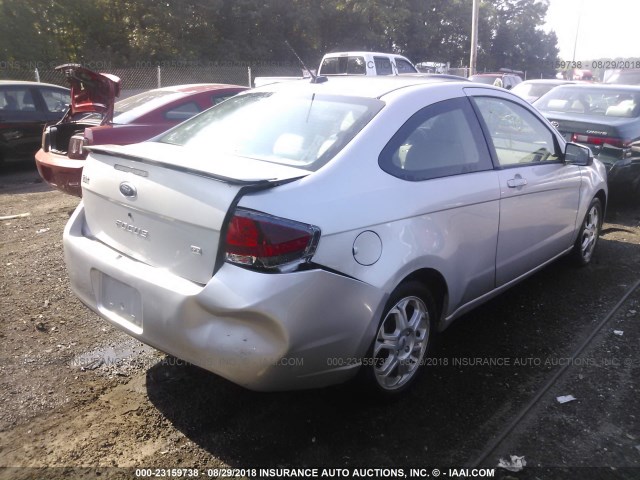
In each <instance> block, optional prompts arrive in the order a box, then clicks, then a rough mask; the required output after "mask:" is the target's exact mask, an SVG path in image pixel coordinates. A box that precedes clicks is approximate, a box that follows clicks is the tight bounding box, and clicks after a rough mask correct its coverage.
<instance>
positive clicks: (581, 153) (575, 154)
mask: <svg viewBox="0 0 640 480" xmlns="http://www.w3.org/2000/svg"><path fill="white" fill-rule="evenodd" d="M564 161H565V163H568V164H570V165H579V166H582V167H586V166H587V165H591V164H592V163H593V153H591V149H590V148H589V147H585V146H584V145H578V144H577V143H571V142H569V143H567V146H566V147H565V149H564Z"/></svg>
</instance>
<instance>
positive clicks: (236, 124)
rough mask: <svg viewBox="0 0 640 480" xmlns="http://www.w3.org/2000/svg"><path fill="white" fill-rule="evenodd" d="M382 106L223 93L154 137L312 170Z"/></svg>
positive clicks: (209, 153) (355, 100)
mask: <svg viewBox="0 0 640 480" xmlns="http://www.w3.org/2000/svg"><path fill="white" fill-rule="evenodd" d="M383 105H384V103H383V102H382V101H380V100H377V99H370V98H360V97H347V96H338V95H322V94H316V93H307V94H300V93H287V92H277V93H273V92H252V93H248V94H243V95H238V96H234V97H232V98H229V99H228V100H227V101H225V102H222V103H221V104H220V105H217V106H216V107H215V108H211V109H209V110H207V111H205V112H203V113H201V114H200V115H197V116H196V117H193V118H192V119H190V120H188V121H186V122H184V123H183V124H181V125H180V126H178V127H177V128H174V129H173V130H171V131H170V132H168V133H167V134H165V135H163V136H162V137H160V138H159V139H158V141H160V142H163V143H171V144H175V145H183V146H185V147H189V148H194V149H197V150H198V151H201V152H206V155H202V156H203V158H205V159H209V158H216V157H222V155H219V154H221V153H222V154H231V155H235V156H241V157H248V158H254V159H258V160H264V161H268V162H273V163H279V164H283V165H290V166H295V167H299V168H304V169H307V170H312V171H313V170H317V169H318V168H320V167H321V166H322V165H324V164H325V163H327V162H328V161H329V160H330V159H331V158H333V157H334V156H335V154H336V153H337V152H338V151H340V150H341V149H342V148H343V147H344V146H345V145H346V144H347V143H349V142H350V141H351V139H352V138H353V137H354V136H355V135H357V133H358V132H359V131H360V130H361V129H362V128H363V127H364V126H365V125H366V124H367V123H368V122H369V121H370V120H371V119H372V118H373V117H374V116H375V114H376V113H378V111H379V110H380V109H381V108H382V106H383ZM227 158H229V157H228V155H227Z"/></svg>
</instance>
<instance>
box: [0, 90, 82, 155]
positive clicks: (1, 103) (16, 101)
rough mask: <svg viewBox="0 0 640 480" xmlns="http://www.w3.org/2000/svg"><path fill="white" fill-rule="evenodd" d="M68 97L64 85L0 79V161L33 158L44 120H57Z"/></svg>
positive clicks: (62, 112)
mask: <svg viewBox="0 0 640 480" xmlns="http://www.w3.org/2000/svg"><path fill="white" fill-rule="evenodd" d="M69 101H70V99H69V89H68V88H63V87H59V86H58V85H50V84H48V83H38V82H16V81H8V80H0V162H2V161H3V160H5V159H7V158H25V157H26V158H33V154H34V153H35V152H36V151H37V150H38V147H39V146H40V141H41V139H42V129H43V128H44V126H45V124H46V123H50V122H57V121H58V120H60V119H61V118H62V116H63V115H64V113H65V112H66V110H67V108H68V106H69Z"/></svg>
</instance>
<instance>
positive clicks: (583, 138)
mask: <svg viewBox="0 0 640 480" xmlns="http://www.w3.org/2000/svg"><path fill="white" fill-rule="evenodd" d="M571 141H572V142H576V143H589V144H591V145H598V146H604V145H609V146H611V147H617V148H624V147H627V146H628V144H626V143H625V141H624V140H623V139H622V138H617V137H594V136H592V135H581V134H579V133H574V134H573V136H572V137H571Z"/></svg>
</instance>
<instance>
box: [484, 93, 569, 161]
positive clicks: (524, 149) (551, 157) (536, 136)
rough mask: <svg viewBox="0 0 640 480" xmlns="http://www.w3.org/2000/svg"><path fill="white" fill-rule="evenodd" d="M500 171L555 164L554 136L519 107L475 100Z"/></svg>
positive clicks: (496, 100) (499, 101) (487, 99)
mask: <svg viewBox="0 0 640 480" xmlns="http://www.w3.org/2000/svg"><path fill="white" fill-rule="evenodd" d="M474 101H475V103H476V105H477V106H478V110H479V111H480V115H481V116H482V118H483V120H484V121H485V124H486V125H487V129H488V131H489V135H490V137H491V141H492V143H493V147H494V148H495V151H496V156H497V160H498V163H499V165H500V166H501V167H505V166H507V167H508V166H512V165H522V164H526V163H537V162H554V161H557V160H558V156H557V154H556V147H555V141H554V137H553V134H552V133H551V131H550V130H549V129H548V128H547V127H546V126H545V124H544V123H542V121H541V120H540V119H539V118H538V117H536V116H535V115H534V114H533V113H531V112H530V111H529V110H527V109H525V108H523V107H522V106H520V105H518V104H516V103H513V102H510V101H509V100H504V99H501V98H494V97H475V98H474Z"/></svg>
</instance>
